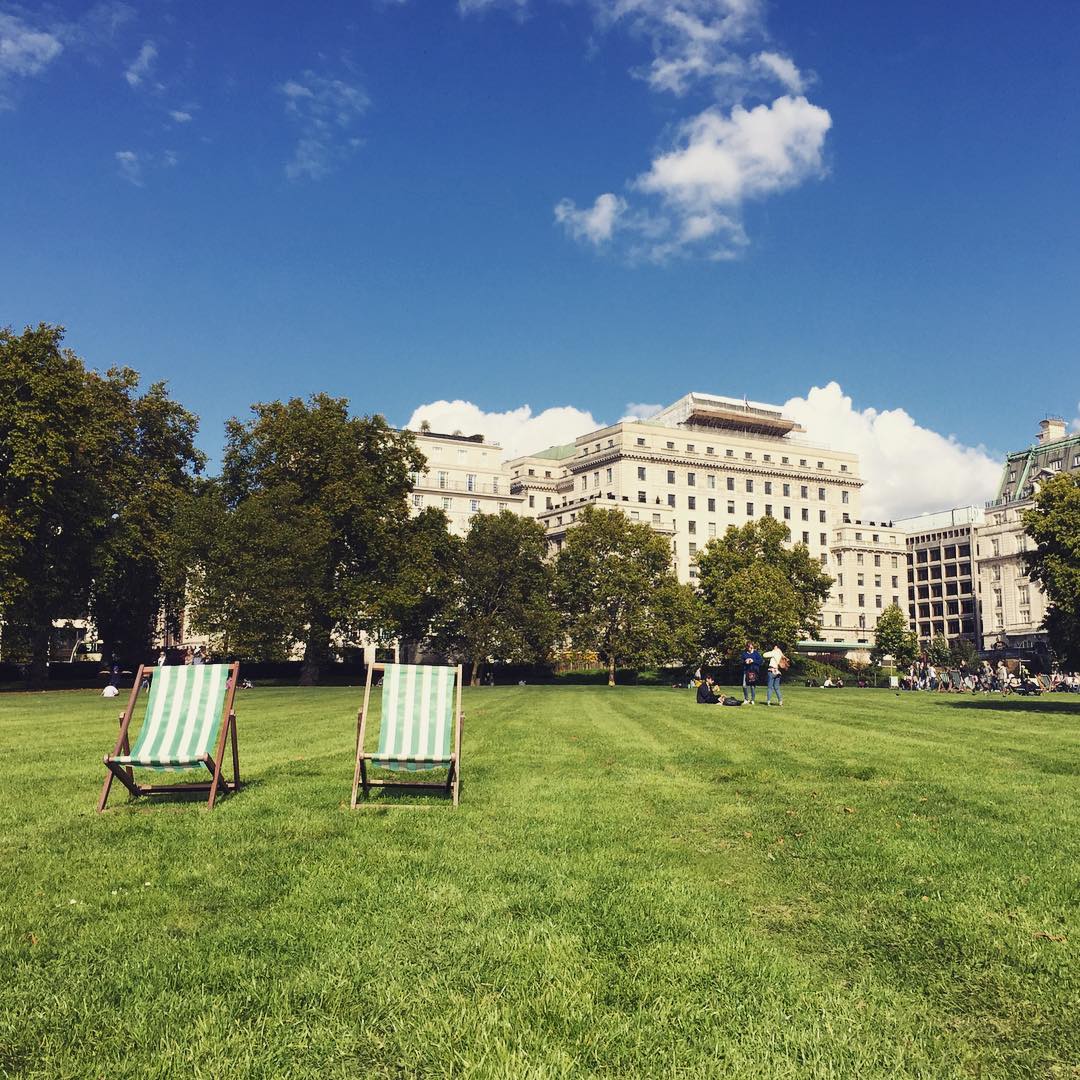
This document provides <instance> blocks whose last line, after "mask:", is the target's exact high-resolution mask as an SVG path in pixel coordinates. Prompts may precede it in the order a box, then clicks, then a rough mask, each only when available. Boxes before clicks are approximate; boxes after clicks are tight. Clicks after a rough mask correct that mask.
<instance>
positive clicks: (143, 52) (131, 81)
mask: <svg viewBox="0 0 1080 1080" xmlns="http://www.w3.org/2000/svg"><path fill="white" fill-rule="evenodd" d="M155 60H157V46H156V45H155V44H154V43H153V42H152V41H144V42H143V45H142V48H141V49H140V50H139V53H138V55H137V56H136V57H135V59H134V60H132V61H131V63H130V64H128V66H127V68H126V70H125V71H124V78H125V79H127V84H128V86H130V87H131V88H132V89H133V90H134V89H135V88H136V87H138V86H141V85H142V82H143V80H144V79H145V78H147V76H148V75H149V74H150V73H151V71H152V70H153V67H154V61H155Z"/></svg>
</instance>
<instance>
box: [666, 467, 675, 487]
mask: <svg viewBox="0 0 1080 1080" xmlns="http://www.w3.org/2000/svg"><path fill="white" fill-rule="evenodd" d="M667 482H668V483H669V484H674V483H675V470H674V469H668V471H667Z"/></svg>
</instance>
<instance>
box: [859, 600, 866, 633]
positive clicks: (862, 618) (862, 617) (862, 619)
mask: <svg viewBox="0 0 1080 1080" xmlns="http://www.w3.org/2000/svg"><path fill="white" fill-rule="evenodd" d="M859 602H860V603H861V602H862V601H861V600H860V601H859ZM859 629H860V630H865V629H866V616H865V615H860V616H859Z"/></svg>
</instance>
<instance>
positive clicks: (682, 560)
mask: <svg viewBox="0 0 1080 1080" xmlns="http://www.w3.org/2000/svg"><path fill="white" fill-rule="evenodd" d="M802 432H803V429H802V428H801V427H800V426H799V424H797V423H796V422H795V421H794V420H792V419H790V418H788V417H785V416H784V415H783V413H782V411H781V410H780V409H779V408H778V407H777V406H775V405H766V404H762V403H759V402H749V401H743V400H737V399H734V398H726V397H720V396H717V395H715V394H703V393H691V394H687V395H686V396H684V397H682V398H680V399H679V400H678V401H676V402H675V403H674V404H672V405H669V406H668V407H667V408H665V409H661V410H660V411H659V412H658V413H656V414H655V415H654V416H651V417H649V418H647V419H642V420H623V421H621V422H620V423H618V424H612V425H611V426H609V427H605V428H601V429H599V430H597V431H591V432H587V433H584V434H582V435H581V436H579V437H578V438H577V439H576V440H575V441H574V442H573V443H572V444H568V445H566V446H560V447H552V448H551V449H549V450H544V451H542V452H540V453H536V454H532V455H528V456H525V457H519V458H515V459H514V460H512V461H510V462H509V468H510V474H511V488H510V490H511V492H512V493H514V494H515V495H518V496H520V497H521V498H522V512H523V513H526V514H529V515H531V516H533V517H535V518H536V519H537V520H538V521H540V522H541V523H542V524H543V525H544V526H545V528H546V529H547V533H548V536H549V538H550V540H551V542H552V544H553V546H554V547H555V548H556V549H557V548H558V547H559V546H561V543H562V540H563V538H564V537H565V535H566V530H567V529H569V528H571V527H572V526H573V524H574V522H575V521H576V519H577V516H578V514H579V513H580V511H581V509H582V507H584V506H586V505H588V504H590V503H593V504H595V505H599V506H607V507H617V508H619V509H621V510H622V511H623V512H624V513H626V514H627V515H628V516H629V517H630V518H631V519H632V520H635V521H642V522H645V523H647V524H649V525H651V526H652V528H653V529H654V530H656V531H657V532H658V533H661V534H662V535H664V536H668V537H670V540H671V547H672V555H673V560H674V566H675V569H676V571H677V572H678V575H679V578H680V579H681V580H682V581H688V582H691V583H693V582H694V581H695V580H696V578H697V567H696V565H695V557H696V556H697V554H698V552H699V551H700V550H701V549H702V548H704V546H705V545H706V544H707V543H708V542H709V541H710V540H711V539H713V538H714V537H717V536H722V535H723V534H724V532H725V531H726V529H727V528H728V526H729V525H744V524H746V523H747V522H748V521H754V520H757V519H759V518H762V517H774V518H776V519H777V520H779V521H782V522H783V523H784V524H785V525H786V526H787V527H788V528H789V530H790V532H791V539H792V542H793V543H800V542H801V543H804V544H806V546H807V548H808V549H809V550H810V553H811V554H812V555H813V557H814V558H815V559H817V560H818V561H819V562H820V563H821V565H822V566H823V567H824V568H825V570H826V571H827V572H828V573H829V574H831V575H832V576H833V577H834V578H836V579H837V580H836V584H835V585H834V587H833V591H832V595H831V596H830V598H829V600H828V601H827V603H826V605H825V607H824V610H823V613H822V617H823V630H824V631H825V632H826V633H825V636H826V640H830V639H831V642H832V644H834V645H835V646H838V647H839V646H846V647H852V646H858V647H861V648H863V649H865V648H866V647H868V646H869V645H870V644H872V643H873V630H874V627H875V625H876V624H877V616H878V614H879V613H880V612H881V610H882V609H883V608H884V607H887V606H888V605H889V604H890V603H893V602H899V598H900V597H901V596H902V594H903V590H902V588H901V583H902V575H903V573H904V569H903V555H904V550H905V549H904V538H903V536H902V535H901V534H899V533H898V532H897V531H896V530H895V529H892V528H891V527H890V526H888V525H886V524H884V523H882V524H880V525H879V524H875V523H870V522H867V523H866V524H865V525H864V524H863V522H862V521H861V517H860V510H859V502H860V500H859V496H860V491H861V488H862V484H863V481H862V479H861V478H860V477H859V463H858V459H857V457H856V456H855V455H854V454H852V453H850V452H848V451H845V450H839V449H834V448H832V447H827V446H823V445H820V444H817V443H811V442H809V441H808V440H806V439H804V438H802ZM848 579H850V581H849V580H848Z"/></svg>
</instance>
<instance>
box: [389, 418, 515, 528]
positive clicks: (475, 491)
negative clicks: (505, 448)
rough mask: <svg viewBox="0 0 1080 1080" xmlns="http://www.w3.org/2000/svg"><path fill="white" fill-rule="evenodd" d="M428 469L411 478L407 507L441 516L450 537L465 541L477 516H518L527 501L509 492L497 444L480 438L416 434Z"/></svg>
mask: <svg viewBox="0 0 1080 1080" xmlns="http://www.w3.org/2000/svg"><path fill="white" fill-rule="evenodd" d="M414 435H415V436H416V444H417V446H418V447H419V448H420V451H421V453H422V454H423V455H424V457H425V458H427V468H426V469H424V470H423V471H422V472H418V473H414V474H413V478H412V479H413V491H412V494H411V495H410V496H409V501H410V504H411V507H412V511H413V513H414V514H418V513H419V512H420V511H421V510H423V509H424V508H425V507H434V508H435V509H437V510H442V511H444V512H445V514H446V516H447V517H448V518H449V520H450V531H451V532H452V533H454V534H455V535H457V536H463V535H464V534H465V533H466V532H468V531H469V522H470V521H471V520H472V518H473V515H475V514H497V513H498V512H499V511H500V510H510V511H512V512H513V513H515V514H518V513H521V512H522V507H523V504H524V503H525V499H524V497H523V496H522V495H520V494H513V493H512V492H511V491H510V471H509V469H508V468H507V466H506V464H505V462H504V461H503V452H502V449H501V448H500V447H499V445H498V444H497V443H489V442H485V441H484V437H483V436H482V435H442V434H439V433H437V432H432V431H418V432H414Z"/></svg>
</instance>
